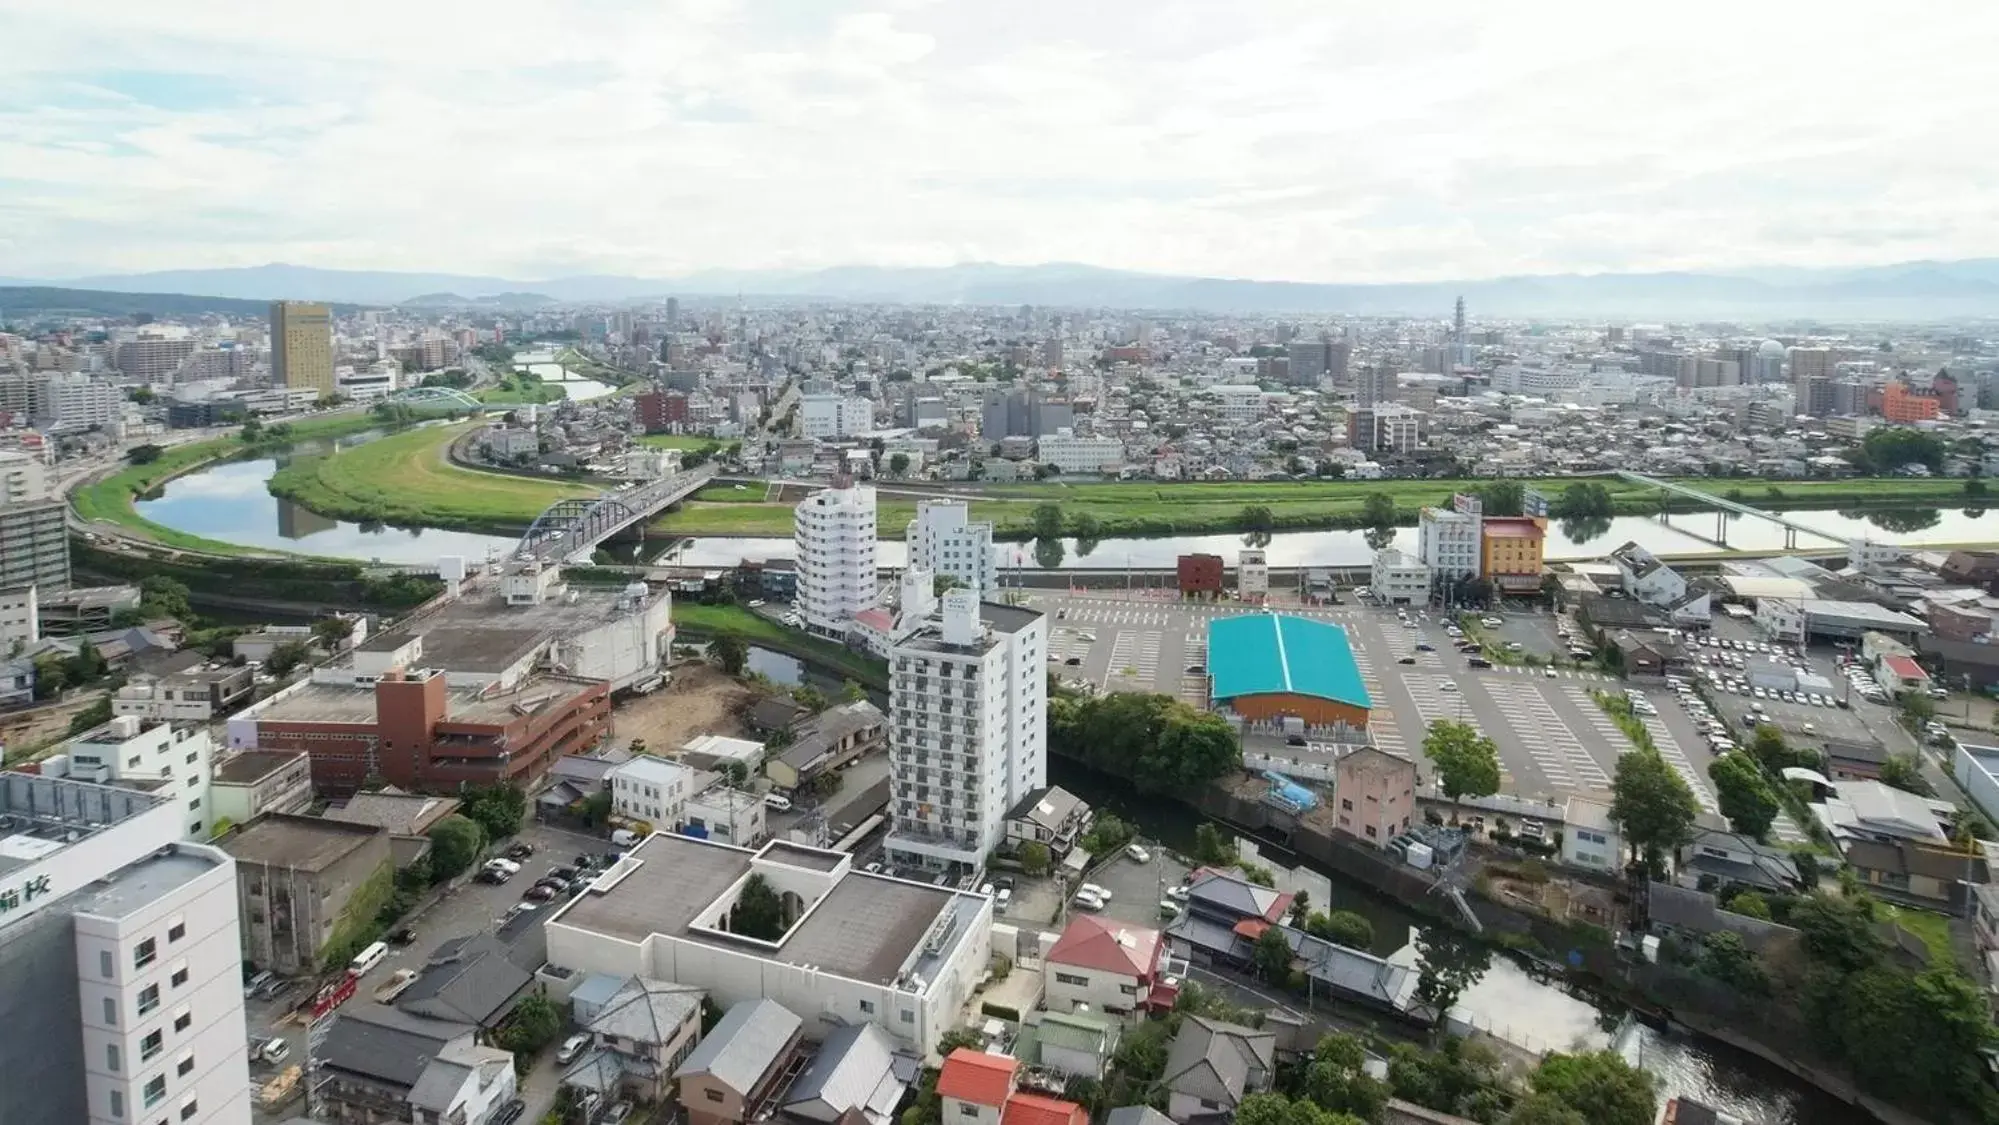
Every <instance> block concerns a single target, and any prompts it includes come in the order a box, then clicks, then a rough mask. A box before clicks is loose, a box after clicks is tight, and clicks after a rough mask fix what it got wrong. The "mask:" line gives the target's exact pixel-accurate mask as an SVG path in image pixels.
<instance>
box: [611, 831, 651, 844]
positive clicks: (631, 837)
mask: <svg viewBox="0 0 1999 1125" xmlns="http://www.w3.org/2000/svg"><path fill="white" fill-rule="evenodd" d="M641 839H644V837H642V836H640V835H639V834H638V833H636V832H634V831H632V830H631V829H629V828H620V829H618V830H617V831H615V832H613V833H611V842H612V843H613V844H616V845H617V846H619V847H621V848H629V847H631V846H632V845H634V844H636V843H638V842H639V841H640V840H641Z"/></svg>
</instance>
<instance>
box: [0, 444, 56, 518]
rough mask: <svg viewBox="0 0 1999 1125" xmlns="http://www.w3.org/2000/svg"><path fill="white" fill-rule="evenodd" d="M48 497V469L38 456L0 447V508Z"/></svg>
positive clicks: (29, 502)
mask: <svg viewBox="0 0 1999 1125" xmlns="http://www.w3.org/2000/svg"><path fill="white" fill-rule="evenodd" d="M48 498H49V469H48V466H47V465H44V464H43V463H42V459H41V458H40V457H37V456H34V455H33V454H29V453H22V452H19V451H17V450H12V449H0V508H6V507H9V506H11V505H14V504H32V503H35V502H37V501H40V500H46V499H48Z"/></svg>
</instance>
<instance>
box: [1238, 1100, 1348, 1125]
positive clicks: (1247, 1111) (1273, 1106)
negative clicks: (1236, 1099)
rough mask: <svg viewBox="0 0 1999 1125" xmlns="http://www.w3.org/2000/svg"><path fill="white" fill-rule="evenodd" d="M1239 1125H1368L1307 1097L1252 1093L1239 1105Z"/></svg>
mask: <svg viewBox="0 0 1999 1125" xmlns="http://www.w3.org/2000/svg"><path fill="white" fill-rule="evenodd" d="M1235 1125H1367V1123H1366V1122H1365V1121H1363V1120H1361V1119H1360V1118H1358V1117H1355V1116H1354V1115H1352V1114H1350V1113H1333V1112H1331V1111H1329V1110H1326V1109H1322V1108H1320V1107H1319V1106H1317V1105H1314V1104H1313V1103H1311V1102H1310V1101H1307V1100H1306V1099H1304V1098H1298V1099H1296V1100H1293V1099H1291V1098H1287V1097H1285V1096H1284V1095H1283V1094H1269V1093H1266V1094H1251V1095H1249V1096H1248V1097H1246V1098H1244V1099H1243V1100H1242V1103H1241V1104H1240V1105H1238V1106H1236V1111H1235Z"/></svg>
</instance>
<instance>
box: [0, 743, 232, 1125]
mask: <svg viewBox="0 0 1999 1125" xmlns="http://www.w3.org/2000/svg"><path fill="white" fill-rule="evenodd" d="M182 809H183V805H182V802H181V801H180V800H179V798H178V795H177V794H173V793H169V792H147V791H145V790H140V789H128V788H122V787H111V786H104V785H94V784H90V783H88V782H82V781H75V780H70V779H65V778H55V777H40V776H35V775H32V774H24V773H5V774H0V818H4V819H0V823H3V824H4V825H5V827H4V828H0V833H4V835H0V856H4V857H6V863H5V864H4V866H5V868H6V870H5V873H4V875H0V1013H4V1016H5V1018H4V1019H0V1068H3V1069H4V1071H5V1073H8V1074H12V1075H15V1076H17V1080H16V1081H13V1082H8V1083H0V1121H5V1122H7V1125H78V1123H88V1125H155V1123H156V1122H160V1121H165V1122H167V1123H168V1125H248V1123H249V1121H250V1090H251V1086H250V1067H249V1060H248V1057H247V1044H248V1039H249V1036H248V1032H247V1029H246V1027H245V1025H244V1020H243V976H242V970H243V960H242V939H241V938H240V937H239V936H238V933H237V913H236V865H235V862H234V861H233V860H231V859H230V858H229V856H228V854H227V853H225V852H222V851H221V850H219V849H217V848H212V847H209V846H207V845H203V844H190V843H185V842H181V835H182V832H183V831H184V829H185V825H184V824H183V822H182V818H181V812H182Z"/></svg>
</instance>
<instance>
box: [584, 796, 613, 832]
mask: <svg viewBox="0 0 1999 1125" xmlns="http://www.w3.org/2000/svg"><path fill="white" fill-rule="evenodd" d="M580 803H581V805H582V808H581V809H580V810H578V815H580V816H581V817H582V818H583V823H585V824H587V825H589V826H590V827H592V828H602V827H603V826H604V825H606V824H608V823H610V820H611V791H610V790H608V789H599V790H597V791H596V792H595V793H592V794H590V795H589V796H588V797H585V798H583V800H582V801H581V802H580Z"/></svg>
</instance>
